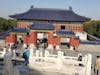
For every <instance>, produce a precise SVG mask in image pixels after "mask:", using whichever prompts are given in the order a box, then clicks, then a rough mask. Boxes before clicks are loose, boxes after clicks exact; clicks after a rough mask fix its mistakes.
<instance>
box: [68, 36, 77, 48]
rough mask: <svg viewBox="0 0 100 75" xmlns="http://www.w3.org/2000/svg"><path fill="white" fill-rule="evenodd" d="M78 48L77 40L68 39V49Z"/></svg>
mask: <svg viewBox="0 0 100 75" xmlns="http://www.w3.org/2000/svg"><path fill="white" fill-rule="evenodd" d="M78 46H79V40H78V39H75V38H74V37H71V38H70V48H71V49H72V48H73V47H78Z"/></svg>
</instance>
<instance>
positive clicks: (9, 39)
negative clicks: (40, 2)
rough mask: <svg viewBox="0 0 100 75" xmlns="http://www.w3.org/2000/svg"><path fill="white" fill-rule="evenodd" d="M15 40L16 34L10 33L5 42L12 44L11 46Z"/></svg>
mask: <svg viewBox="0 0 100 75" xmlns="http://www.w3.org/2000/svg"><path fill="white" fill-rule="evenodd" d="M15 40H16V38H15V34H10V35H9V36H6V40H5V42H6V43H7V44H10V46H11V45H13V44H14V43H15Z"/></svg>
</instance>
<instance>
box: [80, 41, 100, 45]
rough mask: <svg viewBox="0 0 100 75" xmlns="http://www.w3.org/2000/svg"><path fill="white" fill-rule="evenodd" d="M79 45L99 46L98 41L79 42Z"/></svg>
mask: <svg viewBox="0 0 100 75" xmlns="http://www.w3.org/2000/svg"><path fill="white" fill-rule="evenodd" d="M80 43H81V44H93V45H100V41H80Z"/></svg>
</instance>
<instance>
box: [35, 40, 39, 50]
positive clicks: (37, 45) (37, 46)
mask: <svg viewBox="0 0 100 75" xmlns="http://www.w3.org/2000/svg"><path fill="white" fill-rule="evenodd" d="M39 44H40V40H39V39H38V40H37V44H36V48H37V50H39Z"/></svg>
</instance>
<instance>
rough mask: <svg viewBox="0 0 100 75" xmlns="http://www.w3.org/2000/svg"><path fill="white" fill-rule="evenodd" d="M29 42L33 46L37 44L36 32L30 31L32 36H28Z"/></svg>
mask: <svg viewBox="0 0 100 75" xmlns="http://www.w3.org/2000/svg"><path fill="white" fill-rule="evenodd" d="M28 43H29V44H30V46H31V47H33V46H35V45H36V32H30V37H29V38H28Z"/></svg>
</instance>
